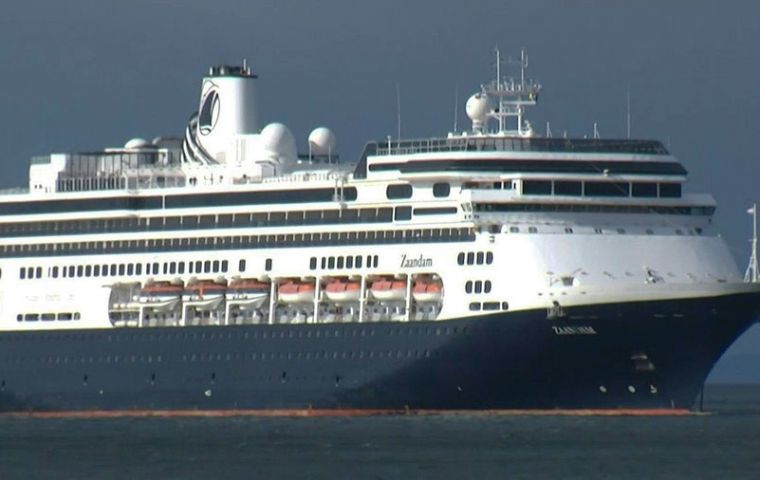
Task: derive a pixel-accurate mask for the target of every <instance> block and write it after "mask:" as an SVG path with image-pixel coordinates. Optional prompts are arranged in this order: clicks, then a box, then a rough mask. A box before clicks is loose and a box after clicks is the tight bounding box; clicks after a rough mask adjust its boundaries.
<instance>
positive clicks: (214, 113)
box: [197, 64, 259, 163]
mask: <svg viewBox="0 0 760 480" xmlns="http://www.w3.org/2000/svg"><path fill="white" fill-rule="evenodd" d="M256 78H257V77H256V75H254V74H253V73H251V69H250V68H249V67H247V66H246V65H245V64H244V65H243V66H242V67H240V66H228V65H221V66H218V67H212V68H211V69H209V73H208V75H207V76H206V77H204V79H203V84H202V87H201V101H200V106H199V108H198V123H197V139H198V141H199V143H200V145H201V146H202V147H203V149H204V150H205V151H206V152H207V153H208V155H210V156H211V157H212V158H214V159H215V160H216V161H217V162H220V163H224V162H226V161H227V159H228V158H231V157H232V156H234V155H235V151H234V149H235V139H236V138H237V137H238V136H239V135H246V134H252V133H256V132H258V130H259V125H258V118H257V114H256Z"/></svg>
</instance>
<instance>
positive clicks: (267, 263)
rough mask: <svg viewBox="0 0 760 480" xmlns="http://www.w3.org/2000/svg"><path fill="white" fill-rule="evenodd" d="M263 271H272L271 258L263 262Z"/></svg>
mask: <svg viewBox="0 0 760 480" xmlns="http://www.w3.org/2000/svg"><path fill="white" fill-rule="evenodd" d="M264 270H266V271H267V272H269V271H271V270H272V259H271V258H267V259H266V261H265V262H264Z"/></svg>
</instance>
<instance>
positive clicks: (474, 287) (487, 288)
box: [464, 280, 491, 293]
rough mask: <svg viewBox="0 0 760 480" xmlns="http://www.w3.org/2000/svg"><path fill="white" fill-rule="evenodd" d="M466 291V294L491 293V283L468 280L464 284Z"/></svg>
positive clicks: (488, 281)
mask: <svg viewBox="0 0 760 480" xmlns="http://www.w3.org/2000/svg"><path fill="white" fill-rule="evenodd" d="M464 291H465V292H466V293H491V281H490V280H486V281H482V280H475V281H472V280H467V282H466V283H465V284H464Z"/></svg>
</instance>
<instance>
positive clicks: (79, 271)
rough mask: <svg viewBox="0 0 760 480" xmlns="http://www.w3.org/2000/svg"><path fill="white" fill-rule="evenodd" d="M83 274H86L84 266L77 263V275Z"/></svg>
mask: <svg viewBox="0 0 760 480" xmlns="http://www.w3.org/2000/svg"><path fill="white" fill-rule="evenodd" d="M82 275H84V266H82V265H77V277H81V276H82Z"/></svg>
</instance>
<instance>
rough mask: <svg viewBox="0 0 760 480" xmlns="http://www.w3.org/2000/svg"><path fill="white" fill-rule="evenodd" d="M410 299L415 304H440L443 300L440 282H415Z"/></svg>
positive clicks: (421, 280) (426, 280)
mask: <svg viewBox="0 0 760 480" xmlns="http://www.w3.org/2000/svg"><path fill="white" fill-rule="evenodd" d="M412 298H414V301H415V302H417V303H432V302H440V301H441V298H443V285H441V282H440V280H428V279H425V280H423V279H420V280H416V281H415V282H414V286H413V287H412Z"/></svg>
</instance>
